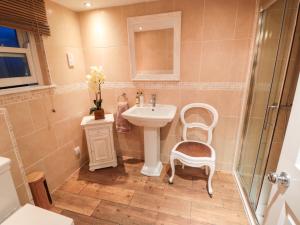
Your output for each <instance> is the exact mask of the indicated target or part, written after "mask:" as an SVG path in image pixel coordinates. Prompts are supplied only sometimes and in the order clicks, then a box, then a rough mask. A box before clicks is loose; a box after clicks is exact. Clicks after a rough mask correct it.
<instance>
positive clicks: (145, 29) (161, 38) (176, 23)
mask: <svg viewBox="0 0 300 225" xmlns="http://www.w3.org/2000/svg"><path fill="white" fill-rule="evenodd" d="M180 31H181V12H172V13H163V14H156V15H148V16H139V17H130V18H128V36H129V48H130V66H131V75H132V80H136V81H139V80H179V79H180Z"/></svg>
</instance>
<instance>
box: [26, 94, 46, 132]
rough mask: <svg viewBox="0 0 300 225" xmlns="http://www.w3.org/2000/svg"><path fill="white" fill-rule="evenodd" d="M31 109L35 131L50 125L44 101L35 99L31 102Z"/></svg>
mask: <svg viewBox="0 0 300 225" xmlns="http://www.w3.org/2000/svg"><path fill="white" fill-rule="evenodd" d="M29 107H30V112H31V117H32V118H33V119H32V120H33V125H34V128H35V129H40V128H43V127H46V126H48V125H49V120H48V117H47V111H46V107H45V105H44V99H34V100H32V101H29Z"/></svg>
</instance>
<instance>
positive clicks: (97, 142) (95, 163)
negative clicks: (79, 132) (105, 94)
mask: <svg viewBox="0 0 300 225" xmlns="http://www.w3.org/2000/svg"><path fill="white" fill-rule="evenodd" d="M113 122H114V117H113V114H106V115H105V119H103V120H95V119H94V116H85V117H84V118H83V119H82V121H81V126H83V127H84V130H85V135H86V140H87V146H88V151H89V158H90V163H89V167H90V171H94V170H95V169H100V168H104V167H109V166H113V167H116V166H117V157H116V151H115V148H114V140H113V133H112V129H113V127H112V126H113Z"/></svg>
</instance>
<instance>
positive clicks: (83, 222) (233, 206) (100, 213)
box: [53, 159, 248, 225]
mask: <svg viewBox="0 0 300 225" xmlns="http://www.w3.org/2000/svg"><path fill="white" fill-rule="evenodd" d="M119 164H120V165H119V166H118V167H117V168H106V169H101V170H96V171H95V172H89V170H88V166H84V167H83V168H81V169H80V170H79V171H78V172H76V173H75V174H74V175H73V176H72V177H71V178H70V179H69V180H67V181H66V182H65V184H64V185H62V186H61V187H60V188H59V189H58V190H57V191H55V192H54V193H53V199H54V205H55V207H54V208H53V211H56V212H58V213H60V214H63V215H66V216H68V217H71V218H73V219H74V221H75V225H100V224H101V225H104V224H105V225H115V224H122V225H144V224H156V225H163V224H165V225H173V224H174V225H175V224H176V225H186V224H191V225H196V224H200V225H238V224H239V225H247V224H248V222H247V219H246V215H245V213H244V211H243V205H242V202H241V200H240V197H239V194H238V191H237V188H236V186H235V184H234V180H233V177H232V176H231V175H229V174H224V173H218V172H217V173H216V174H215V176H214V177H213V188H214V195H213V198H210V197H209V195H208V194H207V190H206V183H207V177H206V176H205V175H204V171H202V170H201V169H194V168H188V167H185V169H182V168H181V167H177V168H176V176H175V178H174V184H173V185H169V184H168V183H167V178H168V176H169V175H168V174H169V173H170V171H169V167H168V166H164V169H163V172H162V175H161V176H160V177H146V176H143V175H141V174H140V169H141V167H142V165H143V162H141V161H139V160H135V159H125V160H122V162H120V163H119Z"/></svg>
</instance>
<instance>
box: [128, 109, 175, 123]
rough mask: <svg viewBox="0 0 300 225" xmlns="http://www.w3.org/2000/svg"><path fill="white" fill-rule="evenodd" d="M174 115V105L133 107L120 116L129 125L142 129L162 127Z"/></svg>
mask: <svg viewBox="0 0 300 225" xmlns="http://www.w3.org/2000/svg"><path fill="white" fill-rule="evenodd" d="M175 114H176V106H174V105H159V104H158V105H156V106H155V107H152V106H151V105H145V106H142V107H139V106H133V107H131V108H130V109H128V110H127V111H125V112H123V114H122V116H123V117H124V118H125V119H127V120H128V121H129V122H130V123H132V124H134V125H136V126H142V127H164V126H165V125H166V124H167V123H169V122H171V121H172V120H173V118H174V116H175Z"/></svg>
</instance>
